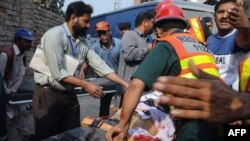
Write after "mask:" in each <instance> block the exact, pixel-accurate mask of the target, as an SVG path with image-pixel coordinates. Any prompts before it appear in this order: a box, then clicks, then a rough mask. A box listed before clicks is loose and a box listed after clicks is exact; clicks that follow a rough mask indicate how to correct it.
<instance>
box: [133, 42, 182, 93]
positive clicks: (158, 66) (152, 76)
mask: <svg viewBox="0 0 250 141" xmlns="http://www.w3.org/2000/svg"><path fill="white" fill-rule="evenodd" d="M180 71H181V67H180V62H179V58H178V56H177V54H176V53H175V50H174V48H173V47H172V45H170V44H169V43H167V42H159V43H157V44H156V46H155V47H154V48H153V49H152V51H151V52H150V53H149V54H148V55H147V56H146V58H145V59H144V60H143V62H142V63H141V65H140V66H139V68H138V69H137V70H136V71H135V73H134V74H133V75H132V78H138V79H140V80H142V81H143V82H144V83H145V84H146V90H149V89H151V88H152V84H153V83H154V82H155V81H156V79H157V77H159V76H176V75H178V74H179V73H180Z"/></svg>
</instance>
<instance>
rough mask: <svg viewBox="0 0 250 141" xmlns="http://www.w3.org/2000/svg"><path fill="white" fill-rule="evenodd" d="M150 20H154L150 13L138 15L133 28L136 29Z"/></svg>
mask: <svg viewBox="0 0 250 141" xmlns="http://www.w3.org/2000/svg"><path fill="white" fill-rule="evenodd" d="M152 18H154V15H153V13H150V12H141V13H139V14H138V15H137V16H136V18H135V27H138V26H139V25H141V24H142V22H143V21H144V20H150V19H152Z"/></svg>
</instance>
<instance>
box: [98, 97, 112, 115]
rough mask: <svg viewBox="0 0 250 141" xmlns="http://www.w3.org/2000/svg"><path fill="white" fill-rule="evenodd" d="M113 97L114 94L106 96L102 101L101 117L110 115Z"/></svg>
mask: <svg viewBox="0 0 250 141" xmlns="http://www.w3.org/2000/svg"><path fill="white" fill-rule="evenodd" d="M113 95H114V94H113V93H110V94H106V95H105V96H104V97H102V98H101V99H100V109H99V117H103V116H108V115H109V114H110V113H109V108H110V103H111V100H112V97H113Z"/></svg>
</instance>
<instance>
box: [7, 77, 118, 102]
mask: <svg viewBox="0 0 250 141" xmlns="http://www.w3.org/2000/svg"><path fill="white" fill-rule="evenodd" d="M86 80H87V81H89V82H92V83H96V84H98V85H100V86H102V87H103V92H104V93H105V94H115V93H116V84H115V83H113V82H111V81H109V80H107V79H105V78H91V79H86ZM29 83H30V82H29ZM24 85H25V84H24ZM27 85H28V84H27ZM26 87H27V86H26ZM33 93H34V89H33V91H32V90H30V91H29V92H19V93H18V94H14V95H12V96H10V97H9V100H8V102H9V104H11V105H16V104H28V103H32V96H33ZM73 93H75V94H76V95H77V97H84V96H89V93H87V92H86V91H85V90H83V89H82V88H81V87H76V88H75V89H74V91H73Z"/></svg>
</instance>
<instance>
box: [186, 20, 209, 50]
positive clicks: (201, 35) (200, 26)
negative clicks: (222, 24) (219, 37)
mask: <svg viewBox="0 0 250 141" xmlns="http://www.w3.org/2000/svg"><path fill="white" fill-rule="evenodd" d="M188 24H189V26H188V29H187V30H188V32H189V34H190V35H193V37H194V38H195V39H196V40H198V41H200V42H201V43H202V44H203V45H206V40H207V38H208V37H209V36H210V35H212V33H211V31H210V29H209V27H208V26H207V25H206V23H205V22H204V21H203V20H201V18H200V17H192V18H189V19H188Z"/></svg>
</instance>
